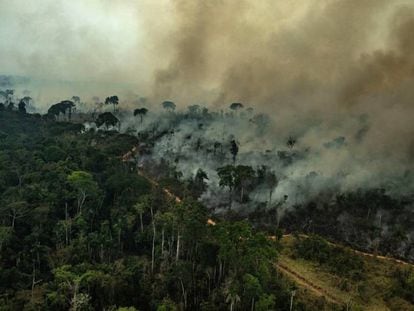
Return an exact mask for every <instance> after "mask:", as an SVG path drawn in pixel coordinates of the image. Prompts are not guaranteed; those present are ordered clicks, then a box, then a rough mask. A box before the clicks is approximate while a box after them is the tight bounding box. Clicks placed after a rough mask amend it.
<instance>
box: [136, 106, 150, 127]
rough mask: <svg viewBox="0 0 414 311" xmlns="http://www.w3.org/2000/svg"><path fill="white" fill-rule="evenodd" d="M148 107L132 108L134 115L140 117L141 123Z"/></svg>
mask: <svg viewBox="0 0 414 311" xmlns="http://www.w3.org/2000/svg"><path fill="white" fill-rule="evenodd" d="M147 112H148V109H147V108H138V109H135V110H134V117H135V116H138V115H139V117H140V120H141V123H142V118H143V117H144V116H145V115H146V114H147Z"/></svg>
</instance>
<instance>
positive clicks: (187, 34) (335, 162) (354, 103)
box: [0, 0, 414, 198]
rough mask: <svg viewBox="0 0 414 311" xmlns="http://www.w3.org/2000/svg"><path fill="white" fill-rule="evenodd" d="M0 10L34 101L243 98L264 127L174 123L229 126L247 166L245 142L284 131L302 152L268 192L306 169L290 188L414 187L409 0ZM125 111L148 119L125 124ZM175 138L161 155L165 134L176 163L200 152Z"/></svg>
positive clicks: (265, 143) (128, 103)
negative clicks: (132, 116)
mask: <svg viewBox="0 0 414 311" xmlns="http://www.w3.org/2000/svg"><path fill="white" fill-rule="evenodd" d="M0 12H1V13H0V39H1V43H0V52H1V53H0V54H1V55H2V57H1V58H0V68H2V70H4V71H5V73H12V74H14V73H16V74H20V75H24V76H26V75H27V76H31V77H35V78H34V81H40V82H35V83H32V84H31V86H33V88H34V90H32V92H33V93H32V94H34V97H35V99H36V102H37V103H38V104H39V105H42V104H43V107H44V108H46V107H47V105H50V104H51V103H53V102H57V101H59V100H61V99H66V98H70V96H73V95H80V96H81V98H82V99H83V100H84V101H91V99H90V98H91V97H92V96H94V95H98V96H100V97H101V98H105V97H106V96H108V95H113V94H117V95H119V97H120V98H121V104H120V106H124V107H129V109H132V108H133V107H136V106H143V105H144V106H147V108H149V110H150V113H149V115H148V118H146V121H145V122H148V123H150V121H149V120H150V119H151V118H153V119H156V118H158V115H157V114H156V113H155V111H157V110H159V106H160V103H161V102H162V101H163V100H165V99H170V100H173V101H175V102H176V103H177V105H178V106H179V107H181V108H184V107H185V106H187V105H190V104H195V103H197V104H202V105H205V106H208V107H209V108H210V109H214V110H216V111H219V110H221V109H226V108H227V107H228V105H229V104H230V103H231V102H235V101H237V102H242V103H243V104H244V105H245V106H246V107H248V106H249V107H253V108H254V111H255V112H263V113H266V114H267V115H268V116H269V117H270V119H271V122H269V125H268V126H267V127H265V129H264V132H262V133H260V134H257V133H253V132H251V127H252V125H251V123H249V121H248V119H249V118H246V120H244V121H242V120H239V121H238V122H237V123H235V122H230V121H229V120H228V119H226V118H221V119H220V118H217V119H215V121H214V122H213V123H212V124H210V125H209V127H208V128H206V129H203V130H198V129H197V128H196V124H192V123H191V122H189V123H188V124H187V123H180V125H179V127H180V131H181V133H185V132H195V133H198V134H197V135H199V136H200V139H203V140H205V141H212V140H214V139H216V137H223V141H224V140H227V139H228V137H230V136H231V135H233V136H234V137H235V139H237V140H238V141H239V142H240V146H241V147H240V148H241V149H240V161H241V162H249V163H250V164H252V165H253V164H256V163H261V161H264V160H263V159H262V158H260V157H257V156H256V155H255V153H256V152H257V154H260V152H263V150H265V149H268V150H271V151H273V152H277V151H280V150H282V149H283V148H285V142H286V140H287V138H288V137H289V136H293V137H295V138H296V139H297V141H298V142H297V145H296V147H295V148H297V149H298V152H299V151H301V153H302V152H305V150H308V153H307V155H306V157H304V158H303V159H299V160H298V161H296V162H295V165H291V166H288V167H287V168H285V169H283V170H282V171H280V169H279V172H280V174H281V175H283V176H289V178H285V179H284V182H280V183H279V186H278V190H276V195H275V198H277V197H278V196H279V197H282V196H283V195H284V194H285V193H290V192H293V190H292V189H299V188H300V187H299V188H298V186H297V184H298V183H299V184H303V183H304V181H303V180H304V179H303V178H304V176H307V175H308V174H309V173H310V172H313V171H314V172H317V174H318V176H319V177H318V178H317V180H316V179H315V180H314V181H312V183H311V186H306V185H305V186H301V187H302V188H306V189H308V190H309V191H311V192H318V189H321V188H323V187H325V186H326V185H337V184H340V188H344V189H347V188H355V187H370V186H377V185H378V184H383V183H391V182H392V184H393V185H394V186H393V187H392V188H393V189H394V191H397V190H398V191H402V192H407V191H408V190H410V189H411V190H412V187H413V186H412V182H411V181H410V180H412V178H411V179H410V178H407V176H412V175H410V174H412V170H413V163H414V162H413V158H414V122H413V117H412V116H413V115H414V105H413V99H414V88H413V87H412V86H413V82H414V81H413V75H414V43H413V42H414V38H413V34H414V4H413V3H412V1H410V0H395V1H389V0H363V1H361V0H347V1H341V0H323V1H319V0H318V1H316V0H315V1H309V0H294V1H271V0H264V1H253V0H238V1H235V0H234V1H233V0H227V1H223V0H211V1H190V0H163V1H150V0H147V1H133V0H131V1H127V0H124V1H116V2H109V1H91V2H88V3H86V2H84V1H71V2H65V1H51V0H42V1H39V2H36V3H33V4H27V3H26V2H25V1H13V2H7V3H6V2H5V1H2V2H0ZM51 81H54V82H53V83H51ZM56 81H60V82H56ZM64 81H74V82H72V83H67V82H64ZM50 85H52V87H50V89H49V91H48V86H50ZM59 97H60V98H59ZM143 97H145V98H147V100H146V101H144V100H141V98H143ZM151 113H152V117H151ZM145 122H144V123H145ZM162 122H163V124H164V127H166V128H168V127H171V126H172V125H171V124H169V123H168V119H164V120H163V121H162ZM134 123H136V125H135V127H137V126H138V127H141V126H145V124H144V125H141V124H138V123H139V122H138V121H137V120H133V121H132V120H124V122H123V126H124V128H125V129H127V127H131V126H133V125H134ZM230 124H231V126H230ZM181 127H183V128H182V129H181ZM256 134H257V135H256ZM342 137H343V138H342ZM181 138H182V137H180V136H179V135H175V136H174V138H168V139H169V141H168V142H167V141H164V140H162V141H161V142H160V143H159V145H157V146H156V148H157V149H156V150H157V152H158V155H159V156H162V155H165V156H167V155H168V154H169V151H168V148H170V147H171V146H173V147H174V148H175V150H177V152H180V153H184V154H186V157H185V158H186V159H187V162H184V161H183V162H181V164H180V165H181V166H180V168H182V169H183V170H192V171H193V169H196V167H198V166H200V165H201V164H205V163H208V162H204V161H201V160H200V159H198V158H194V156H191V155H190V154H187V153H188V151H186V150H185V148H184V147H182V146H181V144H183V143H182V140H181ZM165 139H167V138H165ZM338 142H342V143H339V145H338V146H336V145H337V144H338ZM186 152H187V153H186ZM263 163H264V162H263ZM275 163H276V162H272V161H271V160H268V162H266V164H268V165H269V166H271V167H274V169H275V170H276V169H277V167H275V166H277V165H278V164H275ZM216 166H217V165H216V164H214V165H213V166H211V170H214V169H215V168H216ZM404 176H406V177H404ZM308 180H309V179H307V181H306V182H308ZM397 180H398V182H397ZM302 188H301V189H302ZM301 193H302V194H301ZM301 196H306V195H305V194H303V191H302V190H300V191H296V190H295V195H292V196H290V197H297V198H300V197H301Z"/></svg>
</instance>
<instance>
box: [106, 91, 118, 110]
mask: <svg viewBox="0 0 414 311" xmlns="http://www.w3.org/2000/svg"><path fill="white" fill-rule="evenodd" d="M118 104H119V98H118V96H116V95H113V96H109V97H107V98H105V105H113V107H114V112H115V107H116V106H117V105H118Z"/></svg>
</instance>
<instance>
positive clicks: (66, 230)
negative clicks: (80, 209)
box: [65, 202, 69, 246]
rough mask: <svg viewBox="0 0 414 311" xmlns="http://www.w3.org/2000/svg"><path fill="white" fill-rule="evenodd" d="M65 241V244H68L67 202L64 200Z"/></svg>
mask: <svg viewBox="0 0 414 311" xmlns="http://www.w3.org/2000/svg"><path fill="white" fill-rule="evenodd" d="M65 242H66V246H67V245H69V238H68V202H65Z"/></svg>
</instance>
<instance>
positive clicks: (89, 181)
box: [68, 171, 99, 215]
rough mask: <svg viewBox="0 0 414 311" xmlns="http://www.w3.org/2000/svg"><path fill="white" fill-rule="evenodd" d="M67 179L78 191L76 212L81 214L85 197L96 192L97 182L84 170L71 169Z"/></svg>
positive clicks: (97, 189)
mask: <svg viewBox="0 0 414 311" xmlns="http://www.w3.org/2000/svg"><path fill="white" fill-rule="evenodd" d="M68 181H69V183H70V184H71V186H72V187H73V188H74V189H75V190H76V191H77V192H78V195H77V203H78V204H77V205H78V213H79V215H81V214H82V207H83V205H84V204H85V201H86V199H87V198H88V197H91V196H96V195H97V194H98V191H99V187H98V184H97V183H96V182H95V181H94V179H93V176H92V175H91V174H89V173H88V172H85V171H73V172H72V173H71V174H70V175H69V176H68Z"/></svg>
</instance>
